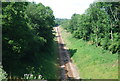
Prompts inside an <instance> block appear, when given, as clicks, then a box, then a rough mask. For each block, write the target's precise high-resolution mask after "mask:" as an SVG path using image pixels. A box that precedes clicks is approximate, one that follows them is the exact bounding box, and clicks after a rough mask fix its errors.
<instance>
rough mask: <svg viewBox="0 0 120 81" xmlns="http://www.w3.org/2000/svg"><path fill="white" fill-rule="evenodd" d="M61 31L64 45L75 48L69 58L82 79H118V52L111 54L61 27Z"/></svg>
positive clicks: (71, 48)
mask: <svg viewBox="0 0 120 81" xmlns="http://www.w3.org/2000/svg"><path fill="white" fill-rule="evenodd" d="M61 33H62V38H63V40H64V41H65V44H66V46H67V47H68V48H69V49H70V50H76V52H75V53H74V54H71V55H72V56H71V58H72V59H73V62H74V63H75V64H76V66H77V68H78V71H79V73H80V77H81V78H82V79H118V54H111V53H110V52H109V51H107V50H103V49H102V48H100V47H96V46H94V45H91V44H90V42H85V41H83V40H82V39H75V38H73V37H72V35H71V34H70V33H68V32H67V31H65V30H63V29H62V28H61ZM70 53H72V52H71V51H70Z"/></svg>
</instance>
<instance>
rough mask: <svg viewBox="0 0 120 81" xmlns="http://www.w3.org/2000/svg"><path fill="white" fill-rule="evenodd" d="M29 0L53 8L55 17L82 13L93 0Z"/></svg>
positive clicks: (68, 16) (66, 16) (67, 16)
mask: <svg viewBox="0 0 120 81" xmlns="http://www.w3.org/2000/svg"><path fill="white" fill-rule="evenodd" d="M28 1H30V2H33V1H34V2H36V3H39V2H41V3H42V4H43V5H45V6H49V7H50V8H51V9H52V10H53V14H54V15H55V18H67V19H70V18H71V16H72V15H73V14H74V13H76V14H83V13H84V12H85V10H86V9H87V8H89V5H90V4H91V3H93V1H94V0H28Z"/></svg>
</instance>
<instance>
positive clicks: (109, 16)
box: [62, 2, 120, 53]
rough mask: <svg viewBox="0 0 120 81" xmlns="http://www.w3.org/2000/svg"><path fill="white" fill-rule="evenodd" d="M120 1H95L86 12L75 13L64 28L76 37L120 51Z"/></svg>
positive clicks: (113, 50) (116, 51)
mask: <svg viewBox="0 0 120 81" xmlns="http://www.w3.org/2000/svg"><path fill="white" fill-rule="evenodd" d="M119 8H120V2H95V3H93V4H91V5H90V7H89V8H88V9H87V10H86V11H85V13H84V14H82V15H79V14H73V16H72V17H71V20H70V21H69V22H68V25H66V23H64V25H62V26H63V28H65V29H66V30H67V31H69V32H71V33H72V34H73V36H74V37H75V38H78V39H83V40H85V41H92V42H93V43H94V44H95V45H96V46H101V47H103V48H104V49H106V50H109V51H111V52H112V53H118V52H120V50H119V48H120V43H119V42H118V41H120V40H119V39H120V37H119V32H120V25H119V23H120V17H119V14H120V12H119V10H120V9H119Z"/></svg>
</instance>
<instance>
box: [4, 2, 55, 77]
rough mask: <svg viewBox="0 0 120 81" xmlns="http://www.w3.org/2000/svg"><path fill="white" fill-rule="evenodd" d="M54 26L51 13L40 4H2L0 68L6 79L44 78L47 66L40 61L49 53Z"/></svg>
mask: <svg viewBox="0 0 120 81" xmlns="http://www.w3.org/2000/svg"><path fill="white" fill-rule="evenodd" d="M54 24H55V22H54V16H53V11H52V10H51V9H50V7H45V6H44V5H42V4H41V3H39V4H35V3H27V2H3V3H2V27H3V40H2V42H3V69H4V70H5V71H6V72H7V74H8V76H18V77H23V75H24V74H33V75H34V76H37V75H40V74H41V75H44V76H43V77H46V76H45V72H43V67H46V66H47V65H43V64H44V61H42V60H40V59H42V58H45V56H48V55H49V54H51V50H52V45H53V37H54V36H53V34H52V27H53V26H54ZM42 56H43V57H42ZM48 58H51V57H48ZM48 58H45V59H48ZM46 78H47V77H46ZM49 78H52V77H49Z"/></svg>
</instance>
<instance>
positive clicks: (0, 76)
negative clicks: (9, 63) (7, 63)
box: [0, 64, 7, 81]
mask: <svg viewBox="0 0 120 81" xmlns="http://www.w3.org/2000/svg"><path fill="white" fill-rule="evenodd" d="M6 75H7V74H6V72H5V71H4V70H3V67H2V66H1V64H0V81H2V80H3V79H4V80H5V79H6Z"/></svg>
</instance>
